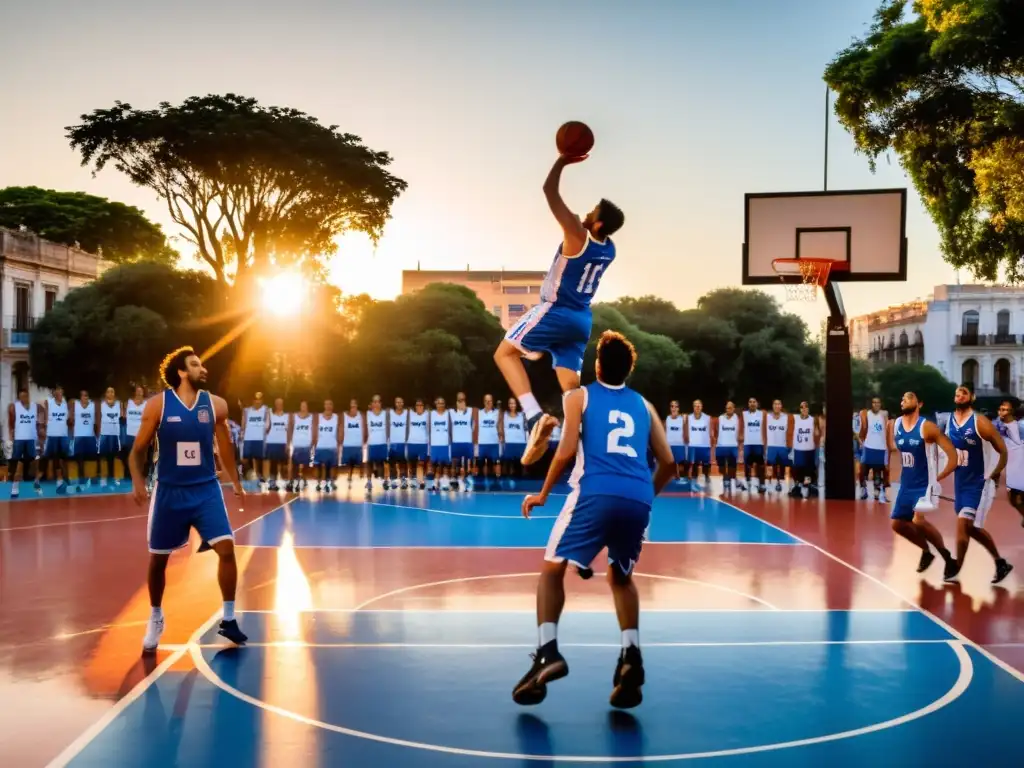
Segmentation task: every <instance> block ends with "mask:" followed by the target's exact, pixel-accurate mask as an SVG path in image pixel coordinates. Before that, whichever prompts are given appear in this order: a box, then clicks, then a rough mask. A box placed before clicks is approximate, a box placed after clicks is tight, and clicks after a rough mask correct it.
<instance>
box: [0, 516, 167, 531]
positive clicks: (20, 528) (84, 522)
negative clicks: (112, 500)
mask: <svg viewBox="0 0 1024 768" xmlns="http://www.w3.org/2000/svg"><path fill="white" fill-rule="evenodd" d="M148 516H149V515H145V514H142V515H128V516H127V517H103V518H100V519H98V520H65V521H64V522H62V523H38V524H36V525H16V526H14V527H13V528H0V533H6V532H7V531H31V530H33V529H34V528H60V527H61V526H65V525H93V524H94V523H116V522H118V521H120V520H138V519H139V518H143V517H148Z"/></svg>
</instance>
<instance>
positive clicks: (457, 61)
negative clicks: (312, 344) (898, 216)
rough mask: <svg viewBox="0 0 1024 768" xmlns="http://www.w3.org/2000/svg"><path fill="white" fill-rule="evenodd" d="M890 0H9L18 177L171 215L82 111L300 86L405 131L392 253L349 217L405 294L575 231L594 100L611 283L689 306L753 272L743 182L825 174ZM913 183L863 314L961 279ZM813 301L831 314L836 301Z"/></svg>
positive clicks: (597, 176) (388, 131) (296, 93)
mask: <svg viewBox="0 0 1024 768" xmlns="http://www.w3.org/2000/svg"><path fill="white" fill-rule="evenodd" d="M877 2H878V0H846V2H842V3H839V2H821V0H765V1H764V2H757V1H755V0H677V1H675V2H673V1H671V0H663V1H661V2H651V1H645V0H633V1H632V2H610V1H594V0H591V1H590V2H565V1H559V2H550V3H549V2H539V1H534V0H528V1H525V2H524V1H521V2H517V3H505V2H497V0H481V1H479V2H470V0H463V1H459V0H431V2H411V1H410V2H395V1H385V0H379V1H378V2H340V1H337V0H335V1H330V0H323V1H322V2H311V1H309V0H292V1H291V2H288V3H281V4H275V5H274V6H272V7H263V6H261V5H260V4H255V3H241V2H234V1H233V0H232V1H228V2H225V1H223V0H215V1H214V0H205V1H204V2H195V1H194V0H179V2H176V3H172V4H164V3H161V4H156V3H139V2H127V0H96V1H94V2H89V3H67V2H54V1H53V0H35V2H32V3H18V4H15V5H13V6H10V7H6V8H5V9H4V10H3V11H0V19H2V20H3V22H4V23H3V27H4V29H5V34H4V66H3V68H2V69H0V100H2V102H0V103H2V104H3V109H2V113H3V115H4V119H3V120H0V185H2V186H8V185H38V186H43V187H50V188H56V189H64V190H82V191H86V192H90V193H93V194H97V195H102V196H105V197H110V198H113V199H117V200H121V201H124V202H127V203H130V204H132V205H136V206H138V207H140V208H142V209H143V210H144V211H145V212H146V213H147V214H148V215H149V216H150V217H152V218H153V219H154V220H156V221H159V222H161V223H162V224H164V225H165V228H166V229H167V231H168V233H169V234H171V235H174V234H176V233H175V230H174V229H173V226H172V225H171V224H170V222H169V220H168V217H167V214H166V211H165V210H164V209H163V207H162V205H161V203H160V201H159V200H157V198H156V197H155V196H154V195H153V194H152V193H151V192H149V191H148V190H144V189H138V188H135V187H133V186H132V185H131V184H130V183H129V182H128V181H127V180H126V179H125V178H124V177H122V176H121V175H120V174H119V173H118V172H117V171H115V170H113V169H109V170H106V171H104V172H103V173H102V174H100V175H99V176H98V177H97V178H95V179H94V178H92V177H91V175H90V173H89V172H88V170H86V169H83V168H81V167H80V166H79V159H78V157H77V155H76V154H75V153H73V152H72V151H71V149H70V148H69V147H68V144H67V141H66V139H65V138H64V126H67V125H70V124H72V123H75V122H77V121H78V117H79V115H80V114H82V113H83V112H88V111H91V110H92V109H95V108H101V107H108V106H111V105H112V104H113V102H114V101H115V100H122V101H126V102H129V103H130V104H132V105H133V106H135V107H139V108H151V107H154V106H156V105H157V103H158V102H160V101H170V102H174V103H177V102H180V101H181V100H183V99H184V98H186V97H188V96H191V95H202V94H207V93H226V92H234V93H240V94H245V95H248V96H253V97H255V98H257V99H258V100H259V101H260V102H261V103H263V104H266V105H270V104H275V105H281V106H290V107H295V108H297V109H301V110H303V111H305V112H308V113H310V114H312V115H315V116H317V117H318V118H319V119H320V120H321V121H322V122H324V123H328V124H338V125H339V126H340V127H341V128H342V129H343V130H345V131H348V132H351V133H355V134H357V135H359V136H361V137H362V138H363V140H364V141H365V142H366V143H367V144H368V145H369V146H370V147H372V148H374V149H378V150H387V151H388V152H390V153H391V154H392V155H393V157H394V164H393V166H392V171H393V172H394V173H395V174H396V175H398V176H400V177H401V178H403V179H405V180H406V181H408V182H409V189H408V191H407V192H406V193H405V194H404V195H402V197H401V198H400V199H399V201H398V202H397V204H396V205H395V207H394V211H393V216H394V218H393V220H392V221H391V222H390V223H389V224H388V226H387V230H386V233H385V236H384V239H383V240H382V242H381V244H380V247H379V248H378V249H377V251H376V253H372V252H371V250H370V248H369V245H368V243H367V242H366V241H365V239H363V238H359V237H351V238H344V239H343V240H342V243H341V249H340V252H339V255H338V258H337V260H336V263H335V265H334V267H335V268H334V270H333V276H334V278H335V279H336V280H337V282H338V283H339V284H340V285H341V287H342V288H343V289H344V290H346V291H348V292H361V291H367V292H369V293H370V294H372V295H374V296H376V297H379V298H390V297H393V296H394V295H395V294H396V293H397V292H398V291H399V289H400V273H401V270H402V269H409V268H415V267H416V265H417V264H420V265H422V267H423V268H424V269H459V268H465V267H466V266H467V264H468V265H470V266H471V267H472V268H474V269H494V268H500V267H505V268H510V269H511V268H518V269H545V268H547V266H548V264H549V263H550V260H551V255H552V253H553V250H554V248H555V246H556V245H557V242H558V237H559V232H558V229H557V226H556V225H555V222H554V220H553V219H552V217H551V216H550V214H549V213H548V211H547V208H546V205H545V202H544V198H543V195H542V194H541V183H542V181H543V179H544V177H545V175H546V173H547V171H548V169H549V167H550V164H551V162H552V161H553V159H554V132H555V129H556V128H557V127H558V125H559V124H560V123H561V122H563V121H564V120H567V119H579V120H584V121H586V122H588V123H589V124H590V125H591V126H592V127H593V128H594V131H595V133H596V135H597V146H596V148H595V150H594V152H593V154H592V156H591V158H590V160H588V161H587V162H586V163H584V164H582V165H579V166H573V167H571V168H569V169H568V170H567V171H566V176H565V184H564V188H563V194H564V196H565V198H566V200H567V201H568V202H569V204H570V206H572V207H573V208H574V209H576V210H581V211H585V210H587V209H589V208H590V207H591V206H592V205H593V203H594V202H596V200H597V198H599V197H601V196H606V197H608V198H610V199H612V200H613V201H615V202H616V203H617V204H619V205H620V206H621V207H622V208H623V209H624V211H625V213H626V226H625V228H624V229H623V230H622V232H621V233H620V234H619V236H618V237H617V238H616V240H617V243H618V248H619V261H618V262H617V263H616V265H615V268H614V269H613V270H610V271H609V274H608V276H607V277H606V278H605V279H604V280H603V282H602V286H601V292H600V294H599V297H598V299H599V300H610V299H613V298H615V297H617V296H622V295H640V294H646V293H654V294H657V295H659V296H662V297H664V298H668V299H671V300H673V301H675V302H676V303H677V304H678V305H679V306H681V307H684V308H685V307H690V306H693V305H694V303H695V301H696V300H697V298H698V297H699V296H700V295H701V294H703V293H705V292H707V291H709V290H711V289H713V288H716V287H721V286H729V285H738V284H739V280H740V250H741V244H742V242H743V195H744V193H745V192H762V191H783V190H813V189H820V188H821V185H822V154H823V131H824V129H823V118H824V114H823V113H824V98H825V87H824V83H823V82H822V79H821V76H822V71H823V69H824V67H825V65H826V64H827V62H828V61H829V60H830V59H831V58H832V57H833V56H834V55H835V54H836V53H837V52H838V51H839V50H840V49H841V48H843V47H844V46H845V45H847V44H848V43H849V42H850V41H851V40H852V39H853V38H854V37H855V36H858V35H861V34H863V32H864V31H865V29H866V26H867V24H868V23H869V22H870V20H871V16H872V13H873V11H874V9H875V7H876V5H877ZM831 139H832V141H831V152H830V175H829V181H830V187H831V188H833V189H857V188H867V187H894V186H910V185H909V181H908V180H907V178H906V176H905V175H904V173H903V172H902V170H901V169H900V168H899V167H898V165H897V164H896V162H895V159H894V158H893V159H892V164H891V165H890V164H887V163H886V162H885V160H884V159H883V161H882V162H881V163H880V166H879V169H878V172H877V174H874V175H872V174H871V172H870V171H869V169H868V164H867V161H866V159H865V158H864V157H862V156H859V155H856V154H855V153H854V151H853V146H852V142H851V140H850V139H849V137H848V136H847V135H846V134H845V133H844V132H843V131H842V129H841V128H840V127H839V126H838V124H837V123H835V121H834V120H833V122H832V131H831ZM911 201H912V202H911V206H910V213H909V222H908V237H909V240H910V267H909V280H908V283H906V284H899V283H888V284H871V285H861V286H851V287H849V288H847V289H845V291H844V296H845V299H846V307H847V311H848V313H849V314H851V315H852V314H858V313H863V312H868V311H872V310H875V309H880V308H883V307H884V306H886V305H887V304H892V303H899V302H901V301H906V300H910V299H914V298H917V297H924V296H926V295H927V294H928V293H929V292H930V290H931V287H932V286H933V285H936V284H939V283H942V282H950V281H953V280H955V275H954V272H953V270H952V269H951V268H950V267H949V266H948V265H946V264H945V263H944V262H943V261H942V259H941V258H940V256H939V254H938V247H937V246H938V237H937V234H936V231H935V228H934V226H933V224H932V223H931V220H930V219H929V218H928V216H927V215H926V214H925V213H924V211H923V209H922V207H921V205H920V202H919V201H918V199H917V195H916V193H914V192H913V190H912V191H911ZM174 244H175V246H176V247H178V248H179V250H183V251H187V244H185V243H183V242H181V241H175V243H174ZM368 257H369V259H368ZM367 264H368V265H369V266H368V267H367V266H366V265H367ZM964 277H965V279H966V275H965V276H964ZM773 290H776V291H778V289H773ZM779 294H780V295H781V292H780V291H779ZM792 308H793V309H794V310H799V311H800V313H801V314H802V315H803V316H804V317H805V319H807V320H808V322H809V323H811V329H812V332H814V333H816V332H817V329H818V322H819V320H820V318H821V317H823V315H824V311H825V310H824V302H819V304H818V305H817V307H801V306H793V307H792Z"/></svg>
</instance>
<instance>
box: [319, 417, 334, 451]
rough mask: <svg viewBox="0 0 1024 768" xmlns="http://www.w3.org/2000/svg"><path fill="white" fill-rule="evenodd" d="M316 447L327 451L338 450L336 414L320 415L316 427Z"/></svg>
mask: <svg viewBox="0 0 1024 768" xmlns="http://www.w3.org/2000/svg"><path fill="white" fill-rule="evenodd" d="M316 447H317V448H319V449H322V450H327V451H336V450H338V414H336V413H332V414H331V415H330V416H324V415H323V414H322V413H321V414H320V419H319V422H318V423H317V427H316Z"/></svg>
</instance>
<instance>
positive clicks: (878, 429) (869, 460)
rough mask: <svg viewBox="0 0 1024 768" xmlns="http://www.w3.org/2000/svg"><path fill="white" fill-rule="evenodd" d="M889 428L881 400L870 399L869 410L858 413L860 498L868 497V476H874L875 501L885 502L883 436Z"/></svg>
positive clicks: (885, 478)
mask: <svg viewBox="0 0 1024 768" xmlns="http://www.w3.org/2000/svg"><path fill="white" fill-rule="evenodd" d="M888 427H889V414H887V413H886V412H885V411H883V410H882V400H881V398H878V397H873V398H872V399H871V410H870V411H861V412H860V444H861V446H863V447H862V448H861V454H860V497H861V498H862V499H866V498H867V497H868V474H869V473H870V474H872V475H873V476H874V481H875V501H887V499H886V498H885V489H886V488H887V487H888V485H889V483H888V472H887V471H886V467H887V465H888V463H889V461H888V457H887V456H886V455H885V451H886V445H885V435H886V433H887V432H888Z"/></svg>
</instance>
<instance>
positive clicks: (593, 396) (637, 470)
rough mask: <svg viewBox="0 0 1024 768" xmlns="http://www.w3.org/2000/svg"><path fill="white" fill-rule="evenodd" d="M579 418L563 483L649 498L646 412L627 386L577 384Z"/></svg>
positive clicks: (651, 493)
mask: <svg viewBox="0 0 1024 768" xmlns="http://www.w3.org/2000/svg"><path fill="white" fill-rule="evenodd" d="M583 391H584V393H585V394H584V401H583V419H582V423H581V429H580V443H579V448H578V450H577V453H576V466H575V467H574V469H573V472H572V475H571V476H570V479H569V482H570V484H571V485H572V486H574V487H577V488H579V492H580V494H581V495H587V496H590V495H603V496H619V497H622V498H626V499H634V500H636V501H640V502H643V503H645V504H651V503H653V501H654V485H653V484H652V478H651V469H650V467H649V466H648V464H647V446H648V444H649V443H650V439H651V413H650V411H649V410H648V409H647V403H646V402H645V401H644V399H643V398H642V397H641V396H640V395H639V393H637V392H634V391H633V390H632V389H629V388H628V387H618V388H614V387H609V386H606V385H604V384H602V383H600V382H594V383H593V384H588V385H587V386H586V387H584V388H583Z"/></svg>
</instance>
